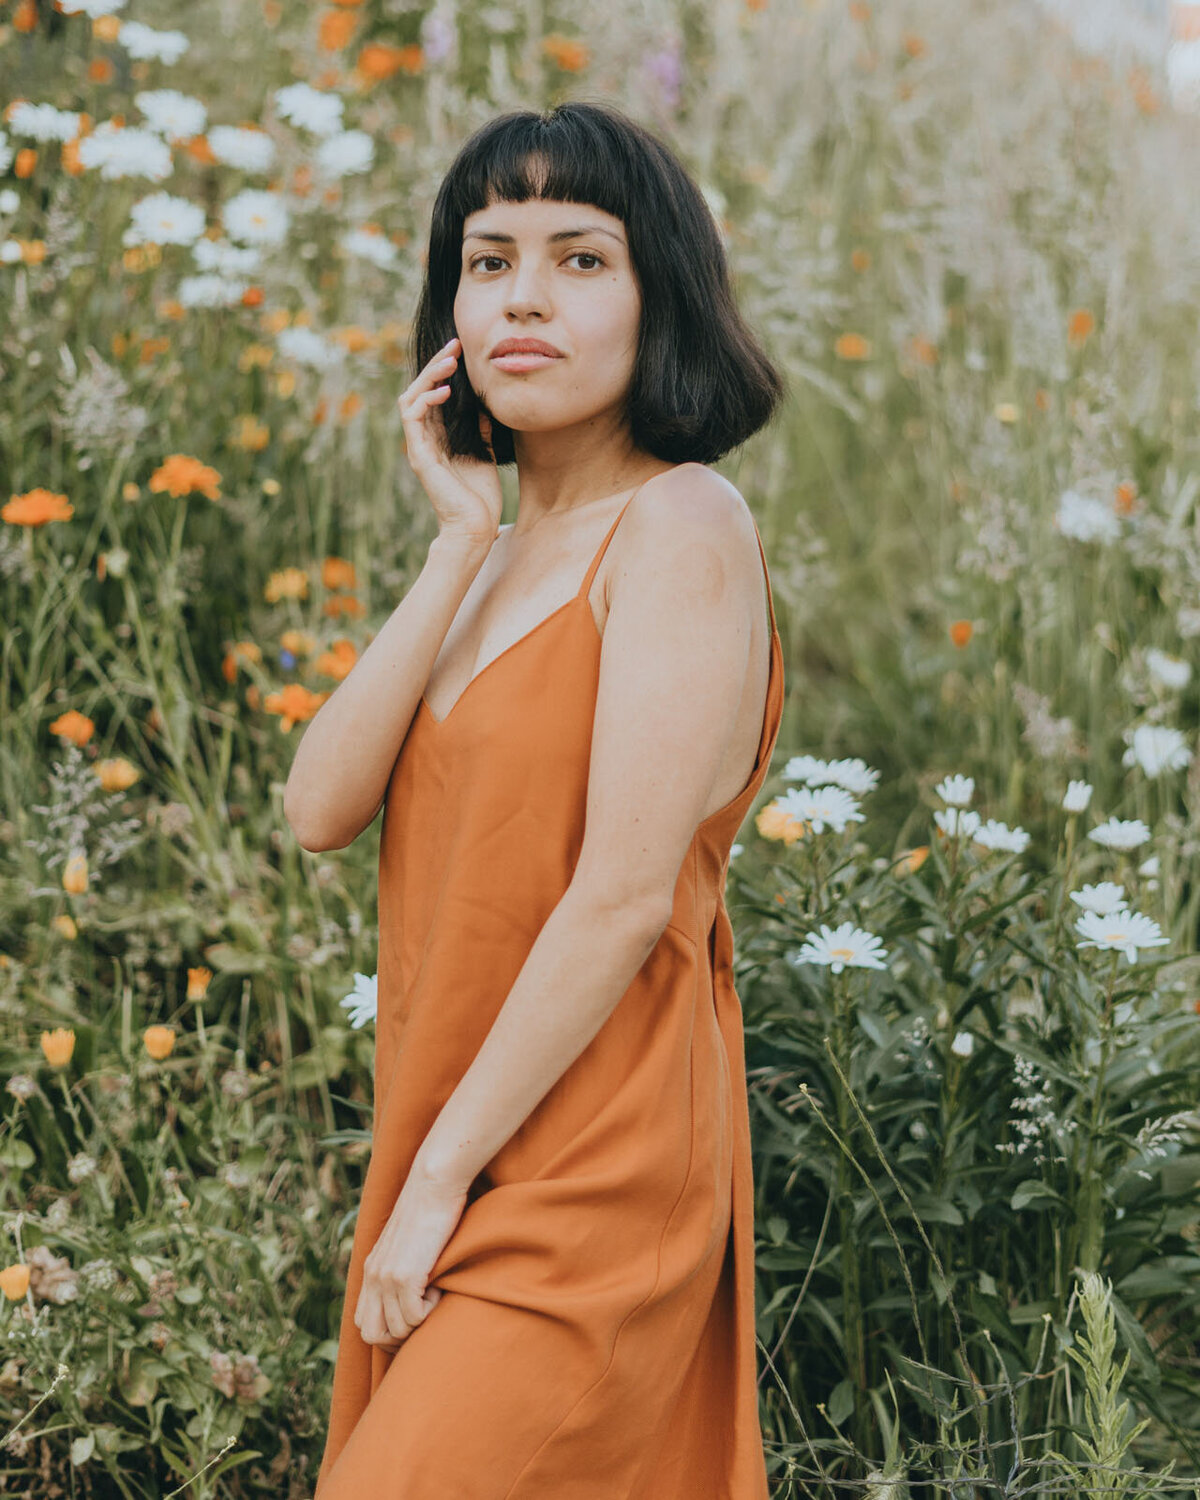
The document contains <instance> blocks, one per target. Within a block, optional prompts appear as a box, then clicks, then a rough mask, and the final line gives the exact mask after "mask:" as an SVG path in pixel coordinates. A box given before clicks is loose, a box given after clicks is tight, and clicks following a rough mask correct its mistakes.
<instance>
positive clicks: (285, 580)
mask: <svg viewBox="0 0 1200 1500" xmlns="http://www.w3.org/2000/svg"><path fill="white" fill-rule="evenodd" d="M263 598H264V599H266V601H267V603H268V604H278V603H279V601H280V600H281V599H307V598H308V574H307V573H306V572H305V571H304V569H303V568H280V569H279V571H278V572H276V573H272V574H271V576H270V577H269V578H268V579H267V583H266V587H265V588H264V589H263Z"/></svg>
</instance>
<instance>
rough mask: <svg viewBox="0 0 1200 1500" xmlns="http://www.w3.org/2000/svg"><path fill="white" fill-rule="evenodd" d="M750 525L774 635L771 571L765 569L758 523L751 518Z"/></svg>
mask: <svg viewBox="0 0 1200 1500" xmlns="http://www.w3.org/2000/svg"><path fill="white" fill-rule="evenodd" d="M750 524H751V525H752V526H753V527H754V540H755V541H756V542H757V543H758V555H759V557H761V558H762V565H763V577H764V578H765V579H766V584H767V609H768V611H769V612H770V615H771V632H772V634H774V632H775V631H776V630H777V629H778V626H777V625H776V624H775V596H774V594H772V592H771V570H770V569H769V568H768V567H767V554H766V552H765V551H764V550H763V544H762V537H761V536H759V534H758V522H757V521H756V520H755V519H754V517H753V516H751V517H750Z"/></svg>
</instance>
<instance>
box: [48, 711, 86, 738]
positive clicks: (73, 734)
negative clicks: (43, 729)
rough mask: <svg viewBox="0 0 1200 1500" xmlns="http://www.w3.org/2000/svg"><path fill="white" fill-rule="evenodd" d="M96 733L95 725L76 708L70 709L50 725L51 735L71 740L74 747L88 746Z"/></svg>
mask: <svg viewBox="0 0 1200 1500" xmlns="http://www.w3.org/2000/svg"><path fill="white" fill-rule="evenodd" d="M95 732H96V725H95V723H94V722H93V721H92V720H91V719H89V718H88V716H87V714H81V713H80V712H79V710H78V709H76V708H69V709H68V710H67V711H66V713H65V714H59V716H58V718H57V719H55V720H54V722H53V723H52V724H51V725H50V733H51V734H57V735H58V736H59V737H60V738H61V739H64V740H70V742H71V743H72V744H73V745H86V744H87V742H88V741H89V740H90V739H91V737H92V735H93V734H95Z"/></svg>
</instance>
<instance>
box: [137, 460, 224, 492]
mask: <svg viewBox="0 0 1200 1500" xmlns="http://www.w3.org/2000/svg"><path fill="white" fill-rule="evenodd" d="M220 483H221V476H220V475H219V474H218V473H217V471H216V469H210V468H209V466H208V465H207V464H202V463H201V462H200V460H199V459H198V458H191V457H190V456H189V455H188V454H186V453H172V454H170V455H169V457H167V458H165V459H164V460H163V462H162V463H161V464H160V465H159V466H158V468H157V469H155V471H154V473H153V474H151V476H150V488H151V489H152V490H153V491H154V493H155V494H156V495H161V494H162V493H163V491H164V490H165V491H166V492H167V493H168V494H170V495H174V496H175V497H176V499H178V498H179V497H180V496H181V495H190V494H192V493H193V492H194V491H196V490H199V492H200V493H201V494H202V495H206V496H207V497H208V499H210V500H216V499H218V498H219V496H220V493H221V491H220V488H219V486H220Z"/></svg>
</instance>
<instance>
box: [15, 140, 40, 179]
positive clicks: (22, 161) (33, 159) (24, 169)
mask: <svg viewBox="0 0 1200 1500" xmlns="http://www.w3.org/2000/svg"><path fill="white" fill-rule="evenodd" d="M36 166H37V152H36V151H35V150H34V149H33V147H32V146H22V148H21V149H20V151H18V152H17V163H16V166H15V167H14V168H13V171H14V172H15V173H16V174H17V176H18V177H32V176H33V169H34V167H36Z"/></svg>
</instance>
